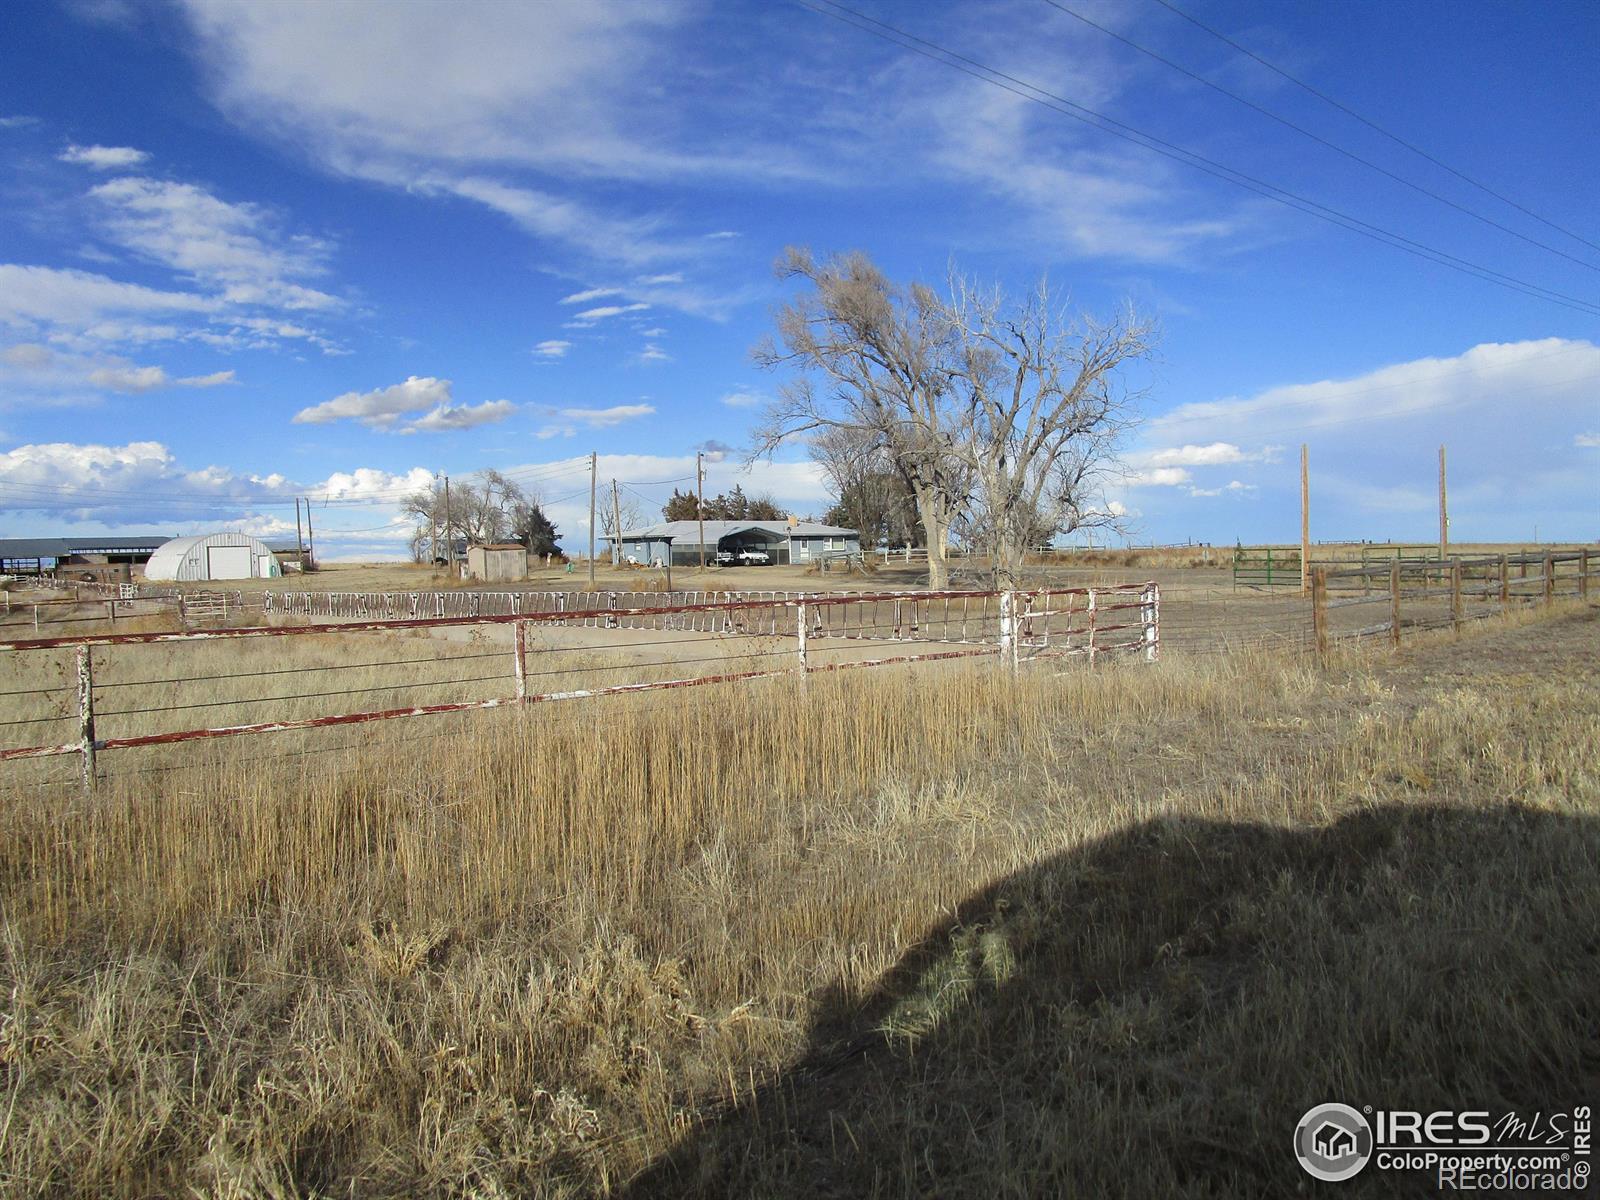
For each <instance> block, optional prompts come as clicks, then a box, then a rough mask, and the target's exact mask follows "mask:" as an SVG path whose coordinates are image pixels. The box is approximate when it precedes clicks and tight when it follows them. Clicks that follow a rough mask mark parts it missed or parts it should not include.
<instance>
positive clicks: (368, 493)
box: [305, 467, 433, 500]
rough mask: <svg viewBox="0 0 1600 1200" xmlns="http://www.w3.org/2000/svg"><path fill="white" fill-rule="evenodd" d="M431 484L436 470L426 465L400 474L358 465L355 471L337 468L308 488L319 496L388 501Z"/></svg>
mask: <svg viewBox="0 0 1600 1200" xmlns="http://www.w3.org/2000/svg"><path fill="white" fill-rule="evenodd" d="M432 484H433V472H432V471H429V470H427V469H426V468H425V467H412V468H411V469H410V470H409V471H406V472H405V473H403V474H399V475H395V474H391V473H390V472H388V471H382V470H379V469H378V468H376V467H357V468H356V469H355V470H354V471H335V472H334V473H333V474H331V475H329V476H328V477H327V478H326V479H324V480H323V481H322V482H320V483H316V484H312V485H309V486H308V487H307V488H306V489H305V490H306V492H307V493H308V494H310V495H313V496H316V497H318V498H319V499H332V500H371V499H384V500H387V499H396V498H398V497H400V496H402V495H404V494H406V493H409V492H420V491H425V490H426V489H427V488H429V487H431V486H432Z"/></svg>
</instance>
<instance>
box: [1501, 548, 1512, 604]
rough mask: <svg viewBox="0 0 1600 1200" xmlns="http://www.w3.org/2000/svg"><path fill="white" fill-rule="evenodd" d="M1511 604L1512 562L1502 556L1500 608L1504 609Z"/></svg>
mask: <svg viewBox="0 0 1600 1200" xmlns="http://www.w3.org/2000/svg"><path fill="white" fill-rule="evenodd" d="M1510 603H1511V561H1510V559H1508V558H1507V557H1506V556H1505V555H1504V554H1502V555H1501V556H1500V607H1501V608H1502V609H1503V608H1505V607H1506V606H1507V605H1509V604H1510Z"/></svg>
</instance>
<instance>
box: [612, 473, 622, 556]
mask: <svg viewBox="0 0 1600 1200" xmlns="http://www.w3.org/2000/svg"><path fill="white" fill-rule="evenodd" d="M611 565H612V566H613V567H620V566H621V565H622V500H621V499H620V498H619V497H618V495H617V481H616V480H615V479H613V480H612V481H611Z"/></svg>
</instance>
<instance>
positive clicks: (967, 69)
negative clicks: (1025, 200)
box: [794, 0, 1600, 316]
mask: <svg viewBox="0 0 1600 1200" xmlns="http://www.w3.org/2000/svg"><path fill="white" fill-rule="evenodd" d="M794 3H795V4H796V5H797V6H798V7H800V8H804V9H807V10H809V11H811V12H814V13H818V14H820V15H822V16H825V17H831V18H833V19H834V20H836V21H839V22H840V23H841V24H844V25H849V26H850V27H852V28H854V29H859V30H861V31H862V32H863V33H868V34H871V35H872V36H874V37H877V38H881V39H882V40H884V41H887V42H890V43H891V44H893V45H897V46H899V47H901V48H902V49H904V50H910V51H911V52H912V53H914V54H920V55H922V56H923V57H924V58H928V59H931V60H932V61H934V62H936V63H940V64H941V65H943V66H946V67H949V68H951V69H952V70H956V71H960V72H961V73H962V74H964V75H970V76H972V78H974V79H977V80H980V81H981V82H983V83H987V84H990V85H991V86H993V87H998V88H1000V89H1002V90H1003V91H1007V92H1010V93H1011V94H1013V95H1015V96H1019V97H1021V98H1022V99H1024V100H1028V101H1031V102H1033V103H1035V104H1038V105H1041V106H1042V107H1044V108H1047V109H1049V110H1050V111H1052V112H1055V113H1058V114H1060V115H1062V116H1066V117H1070V118H1072V119H1073V120H1075V121H1079V122H1082V123H1083V124H1085V125H1088V126H1090V127H1091V128H1093V129H1098V130H1100V131H1101V132H1103V133H1109V134H1111V135H1112V136H1114V137H1119V138H1122V139H1123V140H1124V141H1130V142H1132V143H1134V144H1135V145H1137V146H1142V147H1143V148H1145V149H1147V150H1152V151H1154V152H1155V153H1157V154H1160V155H1162V156H1163V157H1165V158H1170V159H1172V160H1174V161H1175V162H1181V163H1183V164H1185V165H1186V166H1190V167H1193V168H1194V169H1195V170H1197V171H1201V172H1203V173H1204V174H1207V175H1211V176H1213V177H1214V178H1217V179H1221V180H1223V181H1224V182H1227V183H1232V184H1234V185H1235V186H1237V187H1242V188H1244V189H1245V190H1246V191H1250V192H1254V193H1256V194H1257V195H1259V196H1263V197H1265V198H1267V199H1269V200H1272V201H1274V202H1276V203H1278V204H1282V205H1284V206H1285V207H1288V208H1293V209H1296V210H1297V211H1299V212H1303V213H1306V214H1308V215H1310V216H1313V217H1316V218H1317V219H1318V220H1321V221H1326V222H1328V223H1329V224H1332V225H1337V226H1339V227H1341V228H1343V229H1348V230H1350V231H1351V232H1352V233H1357V234H1360V235H1361V236H1362V237H1366V238H1369V239H1370V240H1373V241H1377V242H1380V243H1382V244H1383V245H1386V246H1391V247H1393V248H1394V249H1397V250H1401V251H1404V252H1405V253H1407V254H1410V255H1413V256H1414V257H1417V258H1421V259H1424V260H1425V261H1428V262H1432V263H1435V264H1437V265H1439V266H1443V267H1448V268H1450V269H1451V270H1454V271H1459V272H1461V273H1462V274H1466V275H1471V276H1473V277H1475V278H1478V279H1482V280H1484V281H1485V282H1488V283H1495V284H1498V285H1499V286H1501V287H1505V288H1508V289H1509V290H1511V291H1515V292H1521V293H1522V294H1523V295H1526V296H1532V297H1534V298H1535V299H1539V300H1545V301H1547V302H1549V303H1551V304H1557V305H1560V306H1561V307H1563V308H1570V309H1573V310H1574V311H1576V312H1582V313H1585V314H1587V315H1590V316H1600V304H1597V303H1595V302H1594V301H1590V300H1584V299H1581V298H1580V297H1576V296H1569V295H1566V294H1565V293H1563V292H1557V291H1554V290H1552V289H1550V288H1546V287H1543V286H1541V285H1539V284H1536V283H1530V282H1529V281H1527V280H1525V279H1519V278H1517V277H1516V276H1513V275H1507V274H1505V273H1504V272H1501V271H1496V270H1494V269H1493V268H1491V267H1486V266H1483V265H1482V264H1480V263H1475V262H1472V261H1470V260H1468V259H1464V258H1460V257H1458V256H1456V255H1454V254H1450V253H1448V252H1447V251H1444V250H1440V249H1437V248H1436V247H1433V246H1429V245H1427V244H1425V243H1423V242H1418V241H1415V240H1413V239H1411V238H1408V237H1405V236H1404V235H1402V234H1398V233H1394V232H1392V231H1390V230H1387V229H1384V228H1382V227H1380V226H1377V225H1374V224H1372V223H1370V222H1368V221H1363V220H1361V219H1360V218H1359V217H1353V216H1351V215H1350V214H1348V213H1345V212H1341V211H1340V210H1338V209H1335V208H1330V207H1329V206H1328V205H1325V204H1322V203H1319V202H1318V201H1315V200H1312V199H1310V198H1308V197H1306V196H1302V195H1300V194H1298V193H1296V192H1291V191H1289V190H1288V189H1287V188H1282V187H1279V186H1278V185H1277V184H1272V183H1268V182H1266V181H1265V180H1262V179H1258V178H1256V177H1255V176H1252V175H1248V174H1246V173H1245V172H1243V171H1240V170H1237V169H1236V168H1233V167H1229V166H1226V165H1224V164H1222V163H1220V162H1217V161H1216V160H1214V159H1210V158H1207V157H1205V156H1204V155H1202V154H1197V153H1195V152H1194V151H1192V150H1186V149H1184V148H1183V147H1181V146H1178V145H1176V144H1174V143H1172V142H1168V141H1164V140H1163V139H1161V138H1158V137H1156V136H1155V135H1154V134H1149V133H1145V132H1144V131H1143V130H1140V129H1137V128H1135V127H1134V126H1131V125H1127V124H1125V123H1123V122H1121V121H1118V120H1116V119H1115V118H1114V117H1109V116H1107V115H1106V114H1104V113H1102V112H1099V111H1097V110H1095V109H1092V108H1089V107H1087V106H1086V105H1082V104H1078V103H1077V102H1075V101H1072V100H1068V99H1066V98H1065V97H1063V96H1058V95H1056V94H1055V93H1053V92H1050V91H1047V90H1046V89H1044V88H1041V87H1039V86H1037V85H1036V84H1031V83H1028V82H1026V81H1024V80H1021V79H1018V78H1016V77H1015V76H1013V75H1008V74H1006V73H1005V72H1004V71H1000V70H998V69H996V68H994V67H990V66H987V65H986V64H984V63H981V62H979V61H978V60H976V59H973V58H969V57H967V56H966V55H963V54H959V53H957V52H956V51H954V50H948V49H946V48H945V47H943V46H940V45H938V44H937V43H935V42H931V41H928V40H927V39H926V38H921V37H918V36H917V35H916V34H913V33H907V32H906V31H905V30H902V29H899V28H898V27H896V26H893V25H889V24H887V23H886V22H883V21H879V20H876V19H875V18H873V17H869V16H867V15H866V14H864V13H860V12H857V11H856V10H855V9H852V8H848V7H846V6H845V5H843V4H839V3H838V2H837V0H816V2H815V3H813V2H812V0H794ZM818 4H826V5H829V7H828V8H822V7H818ZM835 10H837V11H835ZM962 64H966V65H962Z"/></svg>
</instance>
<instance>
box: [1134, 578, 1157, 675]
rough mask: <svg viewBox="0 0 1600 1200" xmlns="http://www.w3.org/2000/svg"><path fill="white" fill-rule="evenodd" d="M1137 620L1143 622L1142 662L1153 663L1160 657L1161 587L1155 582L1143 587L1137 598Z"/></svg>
mask: <svg viewBox="0 0 1600 1200" xmlns="http://www.w3.org/2000/svg"><path fill="white" fill-rule="evenodd" d="M1139 601H1140V604H1139V619H1140V620H1141V621H1142V622H1144V660H1145V662H1155V661H1156V659H1158V658H1160V657H1161V587H1160V585H1158V584H1156V583H1155V582H1150V583H1147V584H1145V585H1144V594H1143V595H1141V596H1140V597H1139Z"/></svg>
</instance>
